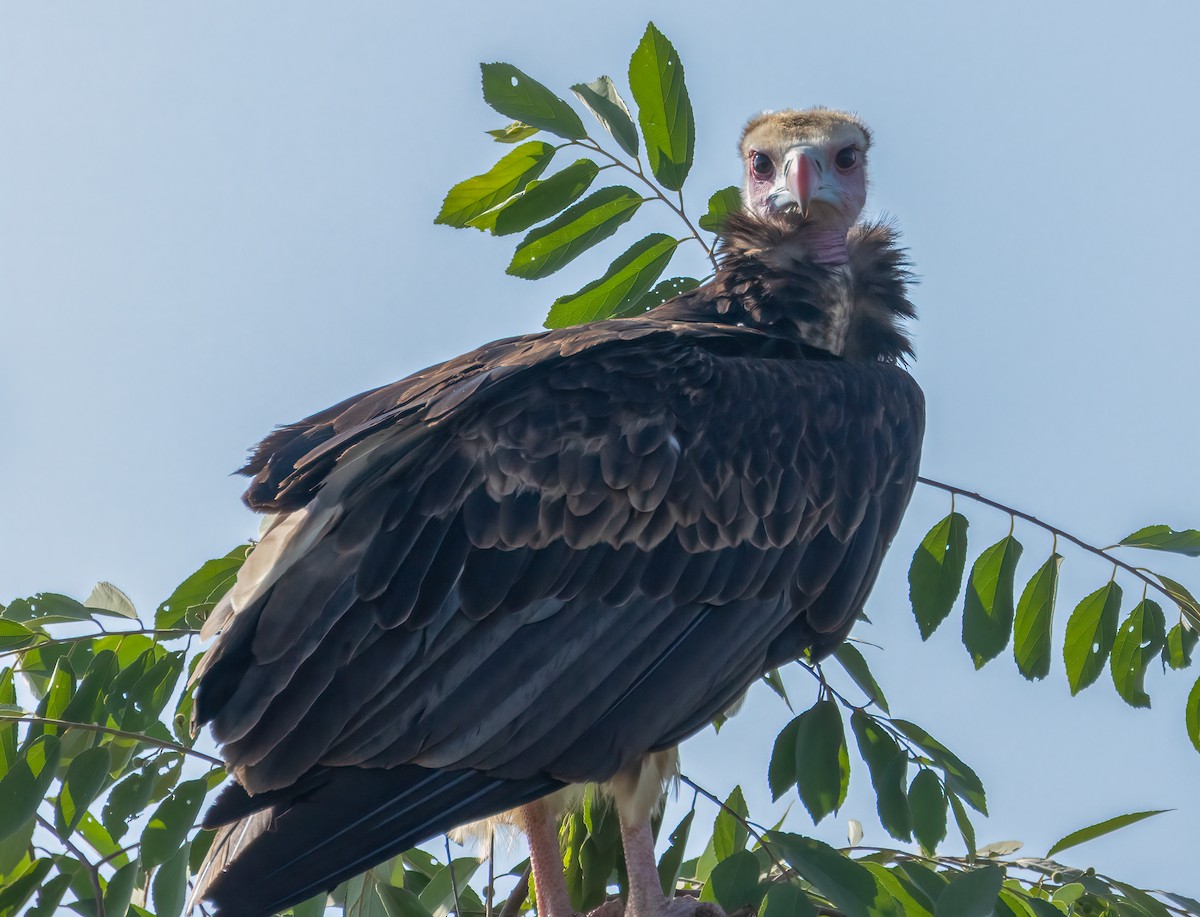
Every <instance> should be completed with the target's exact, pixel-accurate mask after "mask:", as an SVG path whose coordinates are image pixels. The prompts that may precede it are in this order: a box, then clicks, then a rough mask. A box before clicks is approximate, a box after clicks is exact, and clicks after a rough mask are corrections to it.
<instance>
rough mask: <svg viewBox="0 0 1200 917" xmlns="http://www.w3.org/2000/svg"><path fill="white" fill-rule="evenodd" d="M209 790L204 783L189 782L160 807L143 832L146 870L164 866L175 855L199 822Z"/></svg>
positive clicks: (182, 784)
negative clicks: (197, 819) (202, 805)
mask: <svg viewBox="0 0 1200 917" xmlns="http://www.w3.org/2000/svg"><path fill="white" fill-rule="evenodd" d="M206 789H207V788H206V786H205V783H204V780H188V781H185V782H184V783H181V784H179V786H177V787H176V788H175V790H174V791H173V792H172V793H171V795H170V796H168V797H167V798H166V799H164V800H163V801H162V802H161V803H159V806H158V808H156V809H155V810H154V814H153V815H152V816H150V822H149V823H148V824H147V825H146V828H145V830H144V831H142V859H143V860H144V861H145V863H146V866H148V867H149V866H157V865H158V864H160V863H165V862H166V861H167V860H168V859H170V858H171V857H172V856H174V855H175V851H177V850H178V849H179V848H180V846H181V845H182V844H183V841H184V838H186V837H187V833H188V831H189V830H191V827H192V825H193V824H195V822H196V816H197V815H198V814H199V812H200V805H201V804H202V803H203V802H204V796H205V792H206Z"/></svg>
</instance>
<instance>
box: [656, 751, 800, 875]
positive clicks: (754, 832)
mask: <svg viewBox="0 0 1200 917" xmlns="http://www.w3.org/2000/svg"><path fill="white" fill-rule="evenodd" d="M679 780H680V782H681V783H686V784H687V785H688V786H690V787H691V788H692V789H693V790H695V791H696V792H697V793H699V794H700V795H701V796H703V797H704V798H705V799H709V800H711V801H712V802H715V803H716V804H717V805H718V806H720V807H721V808H722V809H724V810H725V811H726V812H728V813H729V814H730V815H732V816H733V817H734V818H735V819H737V821H738V822H740V823H741V826H742V827H743V828H745V829H746V832H747V833H748V834H749V835H750V836H751V837H753V838H754V839H755V840H756V841H758V843H759V844H760V845H761V846H762V849H763V850H765V851H766V852H767V856H769V857H770V858H771V862H773V863H774V864H775V865H776V866H778V867H779V869H780V870H782V871H783V872H787V871H788V867H787V866H786V865H785V864H784V863H783V861H782V860H780V859H779V857H777V856H775V851H774V850H772V849H771V846H770V844H768V843H767V839H766V838H765V837H764V836H763V834H762V832H760V831H758V830H757V829H756V828H755V827H754V826H753V825H752V824H750V822H748V821H746V819H745V818H743V817H742V814H741V813H740V812H737V811H735V810H733V809H731V808H730V807H729V806H727V805H726V804H725V803H724V802H723V801H721V800H720V799H719V798H717V797H716V796H714V795H713V794H712V793H710V792H709V791H708V790H706V789H705V788H704V787H702V786H700V784H698V783H696V782H695V781H694V780H692V778H691V777H689V776H687V774H680V775H679Z"/></svg>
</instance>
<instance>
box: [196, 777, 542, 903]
mask: <svg viewBox="0 0 1200 917" xmlns="http://www.w3.org/2000/svg"><path fill="white" fill-rule="evenodd" d="M561 786H563V784H562V783H561V782H560V781H557V780H554V779H552V778H550V777H541V776H538V777H531V778H529V779H526V780H503V779H500V778H497V777H491V776H488V775H487V774H484V773H482V772H480V771H471V770H458V771H441V770H430V769H428V768H423V767H417V766H416V765H402V766H400V767H393V768H387V769H383V768H377V769H376V768H359V767H333V768H318V769H316V770H314V771H312V772H310V773H309V774H307V775H306V776H305V777H303V778H301V779H300V780H299V781H297V782H296V783H295V784H294V785H292V786H290V787H287V788H286V789H281V790H272V791H269V792H265V793H258V794H256V795H254V796H251V795H250V794H248V793H247V792H246V791H245V789H243V788H242V787H241V786H240V785H239V784H236V783H234V784H230V785H229V786H227V787H226V788H225V789H224V790H223V791H222V793H221V795H220V796H219V797H218V798H217V801H216V802H215V803H213V805H212V807H211V808H210V809H209V810H208V812H207V813H205V816H204V827H206V828H217V829H218V830H217V834H216V837H215V838H214V840H213V843H212V847H210V848H209V852H208V855H207V856H206V857H205V860H204V864H203V865H202V866H201V867H200V871H199V873H198V875H197V877H196V883H195V886H194V889H193V892H192V903H193V905H194V904H195V903H196V902H198V901H200V900H202V899H203V900H207V901H209V902H211V903H212V904H213V905H214V906H215V907H216V913H217V914H218V915H219V917H268V915H270V914H274V913H275V912H276V911H279V910H282V909H284V908H286V907H290V906H291V905H293V904H298V903H299V902H301V901H305V900H307V899H308V898H311V897H313V896H314V895H316V894H319V893H320V892H323V891H329V890H331V889H332V888H333V887H334V886H336V885H337V884H338V883H339V882H343V881H345V880H346V879H349V878H351V877H352V876H355V875H358V874H359V873H361V872H364V871H365V870H367V869H369V868H370V867H372V866H375V865H377V864H379V863H381V862H383V861H384V860H386V859H388V858H389V857H393V856H395V855H396V854H398V853H401V852H402V851H404V850H407V849H409V848H410V847H413V846H415V845H416V844H419V843H421V842H422V841H426V840H428V839H429V838H431V837H436V836H437V835H439V834H442V833H444V832H446V831H449V830H450V829H451V828H455V827H457V826H458V825H461V824H465V823H466V822H470V821H474V820H476V819H480V818H486V817H487V816H490V815H495V814H497V813H498V812H503V811H505V810H506V809H511V808H514V807H516V806H521V805H524V804H526V803H528V802H532V801H533V800H535V799H538V798H540V797H542V796H545V795H547V794H548V793H552V792H554V791H555V790H557V789H559V788H560V787H561Z"/></svg>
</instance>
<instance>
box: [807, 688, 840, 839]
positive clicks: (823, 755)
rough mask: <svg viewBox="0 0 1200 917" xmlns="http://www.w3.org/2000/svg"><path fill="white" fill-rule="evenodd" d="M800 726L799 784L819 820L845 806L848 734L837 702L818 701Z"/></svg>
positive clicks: (809, 807) (810, 812) (810, 810)
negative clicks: (844, 728)
mask: <svg viewBox="0 0 1200 917" xmlns="http://www.w3.org/2000/svg"><path fill="white" fill-rule="evenodd" d="M797 719H798V720H799V721H800V722H799V725H798V727H797V729H796V786H797V788H798V789H799V791H800V801H801V802H803V803H804V808H806V809H808V814H809V815H811V816H812V820H813V822H815V823H819V822H820V821H821V819H823V818H824V817H825V816H826V815H829V814H830V813H831V812H836V811H837V810H838V809H839V808H841V805H842V802H843V801H844V800H845V798H846V789H847V787H848V786H849V783H850V759H849V755H848V753H847V751H846V734H845V731H844V730H843V728H842V714H841V710H840V709H839V708H838V705H837V702H836V701H833V700H829V699H825V700H820V701H817V703H816V704H814V705H813V706H812V707H810V708H809V709H808V710H806V711H804V713H801V714H800V716H799V717H797Z"/></svg>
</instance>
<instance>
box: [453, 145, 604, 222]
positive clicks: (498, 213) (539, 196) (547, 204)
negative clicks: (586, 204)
mask: <svg viewBox="0 0 1200 917" xmlns="http://www.w3.org/2000/svg"><path fill="white" fill-rule="evenodd" d="M599 171H600V170H599V167H598V166H597V165H596V164H595V163H594V162H592V161H591V160H590V159H579V160H576V161H575V162H573V163H571V164H570V165H569V166H567V167H566V168H565V169H563V170H562V171H560V172H555V173H554V174H553V175H551V176H550V177H549V178H547V179H546V180H545V181H541V182H530V183H529V186H528V187H527V188H526V189H525V191H524V192H523V193H522V194H521V195H520V196H518V197H515V198H513V199H512V200H511V201H509V202H508V203H506V204H505V205H504V206H503V207H500V208H499V209H498V210H495V211H489V212H488V213H485V214H483V215H482V216H480V217H477V218H476V219H475V220H472V221H471V225H472V226H475V227H477V228H482V229H491V231H492V233H493V234H494V235H497V236H506V235H509V234H510V233H514V232H524V231H525V230H526V229H528V228H529V227H530V226H533V225H534V224H535V223H540V222H542V220H547V219H549V218H550V217H552V216H555V215H556V214H558V213H560V212H561V211H562V210H563V209H565V208H566V207H568V206H570V205H571V204H573V203H574V202H575V201H577V200H578V199H579V198H580V197H582V195H583V193H584V192H585V191H587V189H588V188H589V187H590V186H591V184H592V181H593V180H594V179H595V177H596V174H597V173H598V172H599ZM482 220H486V221H487V225H486V226H485V225H483V224H482V223H481V222H480V221H482Z"/></svg>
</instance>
